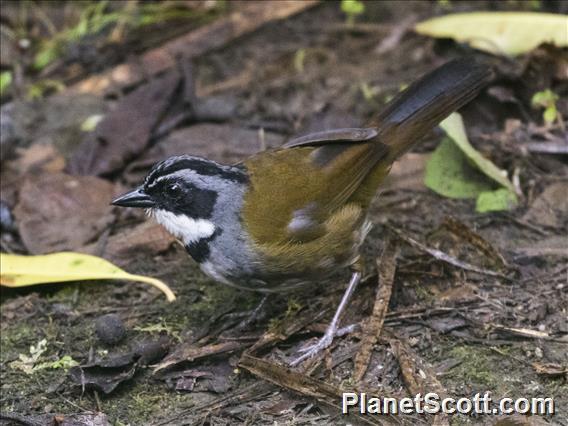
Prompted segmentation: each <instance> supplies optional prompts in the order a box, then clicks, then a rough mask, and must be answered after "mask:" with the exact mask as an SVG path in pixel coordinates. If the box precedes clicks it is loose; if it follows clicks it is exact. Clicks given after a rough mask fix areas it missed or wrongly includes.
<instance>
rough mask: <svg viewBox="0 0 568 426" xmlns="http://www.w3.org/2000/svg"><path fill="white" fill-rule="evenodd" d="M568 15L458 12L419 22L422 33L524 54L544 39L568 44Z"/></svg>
mask: <svg viewBox="0 0 568 426" xmlns="http://www.w3.org/2000/svg"><path fill="white" fill-rule="evenodd" d="M567 28H568V16H566V15H561V14H554V13H537V12H473V13H457V14H451V15H446V16H442V17H440V18H433V19H429V20H427V21H424V22H420V23H418V24H417V25H416V26H415V30H416V32H418V33H419V34H423V35H427V36H431V37H438V38H452V39H454V40H456V41H457V42H466V43H469V44H470V45H471V46H472V47H475V48H476V49H479V50H483V51H485V52H489V53H493V54H497V55H503V54H505V55H513V56H514V55H520V54H522V53H526V52H529V51H531V50H532V49H534V48H535V47H537V46H539V45H540V44H542V43H552V44H554V45H556V46H559V47H566V46H568V31H567Z"/></svg>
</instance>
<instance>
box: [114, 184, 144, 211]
mask: <svg viewBox="0 0 568 426" xmlns="http://www.w3.org/2000/svg"><path fill="white" fill-rule="evenodd" d="M111 204H113V205H115V206H120V207H154V205H155V203H154V201H153V200H152V198H151V197H150V196H149V195H148V194H146V193H145V192H144V189H143V188H136V189H133V190H132V191H130V192H127V193H126V194H124V195H121V196H120V197H118V198H117V199H116V200H113V201H112V203H111Z"/></svg>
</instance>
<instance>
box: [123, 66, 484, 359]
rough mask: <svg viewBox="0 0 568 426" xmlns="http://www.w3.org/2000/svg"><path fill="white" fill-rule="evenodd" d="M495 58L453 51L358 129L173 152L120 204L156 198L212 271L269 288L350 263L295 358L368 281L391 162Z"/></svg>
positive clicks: (159, 217)
mask: <svg viewBox="0 0 568 426" xmlns="http://www.w3.org/2000/svg"><path fill="white" fill-rule="evenodd" d="M492 75H493V74H492V70H491V67H489V66H488V65H485V64H481V63H478V62H476V61H475V60H474V59H472V58H470V57H464V58H458V59H454V60H452V61H449V62H447V63H445V64H443V65H442V66H440V67H438V68H436V69H434V70H433V71H431V72H429V73H428V74H426V75H425V76H423V77H422V78H420V79H418V80H417V81H415V82H414V83H412V84H411V85H410V86H408V87H407V88H406V89H405V90H404V91H402V92H400V93H399V94H398V95H397V96H395V97H394V98H393V99H392V100H391V101H390V102H389V103H388V104H387V105H386V106H385V108H384V109H383V110H382V111H381V112H379V113H378V114H377V115H376V116H375V117H374V118H373V119H371V120H370V122H369V123H368V125H367V126H365V127H361V128H340V129H332V130H325V131H321V132H315V133H310V134H307V135H301V136H298V137H295V138H292V139H291V140H289V141H288V142H287V143H285V144H283V145H282V146H280V147H278V148H274V149H268V150H265V151H261V152H258V153H256V154H254V155H252V156H250V157H248V158H246V159H244V160H243V161H241V162H239V163H237V164H232V165H227V164H220V163H217V162H215V161H212V160H209V159H206V158H202V157H198V156H192V155H189V154H188V155H179V156H174V157H170V158H167V159H165V160H163V161H161V162H159V163H157V164H156V165H154V166H153V167H152V169H151V170H150V172H149V173H148V175H147V176H146V177H145V179H144V181H143V183H142V184H141V185H140V186H139V187H137V188H135V189H133V190H131V191H129V192H127V193H126V194H124V195H122V196H120V197H118V198H117V199H115V200H114V201H113V202H112V204H114V205H116V206H122V207H135V208H144V209H147V212H148V214H149V215H150V216H152V217H153V218H154V219H155V220H156V221H157V222H158V223H159V224H161V225H162V226H163V227H165V228H166V230H167V231H169V232H170V233H171V234H172V235H174V236H175V237H176V238H177V239H178V240H180V241H181V243H182V244H183V245H184V247H185V249H186V250H187V252H188V253H189V255H190V256H191V257H192V258H193V259H194V261H195V262H197V263H198V264H199V266H200V268H201V270H202V271H203V272H204V273H205V274H206V275H208V276H209V277H211V278H212V279H213V280H215V281H217V282H220V283H223V284H227V285H231V286H234V287H237V288H240V289H246V290H253V291H258V292H263V293H271V292H282V291H287V290H291V289H294V288H296V287H301V286H305V285H310V284H312V283H317V282H319V281H321V280H322V279H325V278H328V277H331V276H333V274H336V273H337V272H338V271H345V270H349V271H350V272H351V276H350V280H349V283H348V285H347V289H346V291H345V294H344V295H343V298H342V299H341V302H340V304H339V306H338V308H337V310H336V312H335V314H334V316H333V319H332V320H331V323H330V324H329V326H328V327H327V330H326V332H325V334H324V335H323V337H321V338H320V339H319V340H318V341H317V342H316V343H315V344H313V345H310V346H308V347H306V348H303V349H302V350H301V352H302V355H301V356H299V357H297V358H296V359H294V360H293V361H292V362H291V363H290V365H292V366H295V365H298V364H300V363H301V362H303V361H304V360H306V359H308V358H311V357H313V356H315V355H316V354H317V353H318V352H321V351H322V350H324V349H325V348H327V347H329V345H330V344H331V342H332V341H333V338H334V336H335V334H336V332H337V329H338V326H339V321H340V318H341V314H342V313H343V311H344V310H345V307H346V306H347V305H348V302H349V299H350V298H351V295H352V294H353V292H354V291H355V288H356V287H357V284H358V283H359V282H360V280H361V275H362V261H361V256H360V249H361V246H362V244H363V242H364V240H365V237H366V235H367V234H368V232H369V230H370V229H371V221H370V219H369V217H368V210H369V206H370V204H371V201H372V200H373V199H374V197H375V194H376V193H377V191H378V189H379V187H380V184H381V182H382V181H383V180H384V179H385V177H386V176H387V174H388V172H389V170H390V168H391V166H392V164H393V162H394V161H395V160H397V159H399V158H400V157H401V156H402V155H403V154H404V153H405V152H407V151H408V150H409V149H410V148H412V147H413V146H414V145H415V144H417V143H418V142H419V141H420V140H421V139H422V138H423V136H424V135H425V134H426V133H427V132H429V131H431V130H432V129H433V128H434V127H435V126H436V125H438V124H439V123H440V122H441V121H442V120H443V119H444V118H446V117H447V116H448V115H449V114H451V113H452V112H453V111H455V110H457V109H459V108H461V107H462V106H464V105H465V104H467V103H468V102H470V101H471V100H472V99H473V98H475V97H476V96H477V94H478V93H479V92H480V90H481V89H482V88H483V87H484V86H485V85H486V84H487V83H488V82H489V81H490V80H491V78H492Z"/></svg>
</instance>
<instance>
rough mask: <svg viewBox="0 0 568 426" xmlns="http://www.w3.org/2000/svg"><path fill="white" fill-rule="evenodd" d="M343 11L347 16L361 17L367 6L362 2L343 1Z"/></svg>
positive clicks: (355, 0)
mask: <svg viewBox="0 0 568 426" xmlns="http://www.w3.org/2000/svg"><path fill="white" fill-rule="evenodd" d="M341 11H342V12H344V13H346V14H347V15H350V16H354V15H360V14H361V13H363V12H364V11H365V5H364V4H363V2H362V1H360V0H341Z"/></svg>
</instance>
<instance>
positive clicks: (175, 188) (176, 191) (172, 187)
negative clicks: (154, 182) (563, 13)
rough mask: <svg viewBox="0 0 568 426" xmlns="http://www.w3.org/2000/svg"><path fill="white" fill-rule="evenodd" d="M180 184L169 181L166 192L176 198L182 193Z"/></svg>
mask: <svg viewBox="0 0 568 426" xmlns="http://www.w3.org/2000/svg"><path fill="white" fill-rule="evenodd" d="M182 192H183V191H182V189H181V185H179V184H178V183H171V184H169V185H168V186H166V193H167V194H168V196H170V197H172V198H178V197H180V196H181V195H182Z"/></svg>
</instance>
